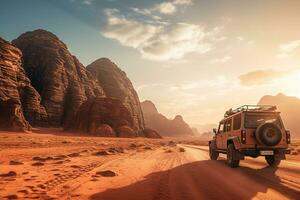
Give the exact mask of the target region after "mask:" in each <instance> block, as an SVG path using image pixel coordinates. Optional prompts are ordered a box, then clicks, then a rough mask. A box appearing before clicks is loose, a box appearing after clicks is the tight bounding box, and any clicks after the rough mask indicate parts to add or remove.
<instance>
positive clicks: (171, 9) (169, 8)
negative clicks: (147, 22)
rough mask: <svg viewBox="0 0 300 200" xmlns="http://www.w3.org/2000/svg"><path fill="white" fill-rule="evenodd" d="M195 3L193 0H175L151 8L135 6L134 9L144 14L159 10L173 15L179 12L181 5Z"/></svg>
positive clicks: (161, 12)
mask: <svg viewBox="0 0 300 200" xmlns="http://www.w3.org/2000/svg"><path fill="white" fill-rule="evenodd" d="M192 3H193V1H192V0H174V1H168V2H162V3H159V4H157V5H155V6H154V7H152V8H149V9H139V8H133V10H134V11H135V12H137V13H139V14H142V15H148V16H149V15H151V14H153V12H159V13H160V14H164V15H171V14H174V13H175V12H177V10H178V7H179V6H189V5H191V4H192Z"/></svg>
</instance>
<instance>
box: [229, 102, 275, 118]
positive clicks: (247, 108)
mask: <svg viewBox="0 0 300 200" xmlns="http://www.w3.org/2000/svg"><path fill="white" fill-rule="evenodd" d="M276 110H277V107H276V106H272V105H243V106H241V107H239V108H236V109H234V110H233V109H232V108H231V109H229V110H227V111H226V112H225V114H224V117H229V116H231V115H234V114H236V113H238V112H243V111H258V112H259V111H260V112H267V111H269V112H270V111H271V112H274V111H276Z"/></svg>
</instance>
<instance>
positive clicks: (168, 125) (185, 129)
mask: <svg viewBox="0 0 300 200" xmlns="http://www.w3.org/2000/svg"><path fill="white" fill-rule="evenodd" d="M141 106H142V110H143V113H144V118H145V124H146V127H147V128H151V129H153V130H155V131H157V132H158V133H159V134H160V135H161V136H192V135H193V131H192V129H191V128H190V126H189V125H188V124H187V123H186V122H185V121H184V120H183V118H182V116H180V115H177V116H176V117H175V118H174V119H173V120H170V119H168V118H166V117H165V116H164V115H162V114H160V113H159V112H158V111H157V109H156V107H155V105H154V104H153V103H152V102H151V101H144V102H142V103H141Z"/></svg>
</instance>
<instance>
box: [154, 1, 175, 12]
mask: <svg viewBox="0 0 300 200" xmlns="http://www.w3.org/2000/svg"><path fill="white" fill-rule="evenodd" d="M157 10H159V12H160V13H162V14H167V15H168V14H173V13H175V12H176V6H175V4H174V3H171V2H164V3H161V4H159V5H158V6H157Z"/></svg>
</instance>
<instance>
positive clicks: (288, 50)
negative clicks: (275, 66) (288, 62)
mask: <svg viewBox="0 0 300 200" xmlns="http://www.w3.org/2000/svg"><path fill="white" fill-rule="evenodd" d="M299 47H300V40H294V41H291V42H288V43H285V44H281V45H280V46H279V54H278V55H277V57H278V58H287V57H289V56H291V54H292V53H293V52H294V51H295V50H296V49H297V48H299Z"/></svg>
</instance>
